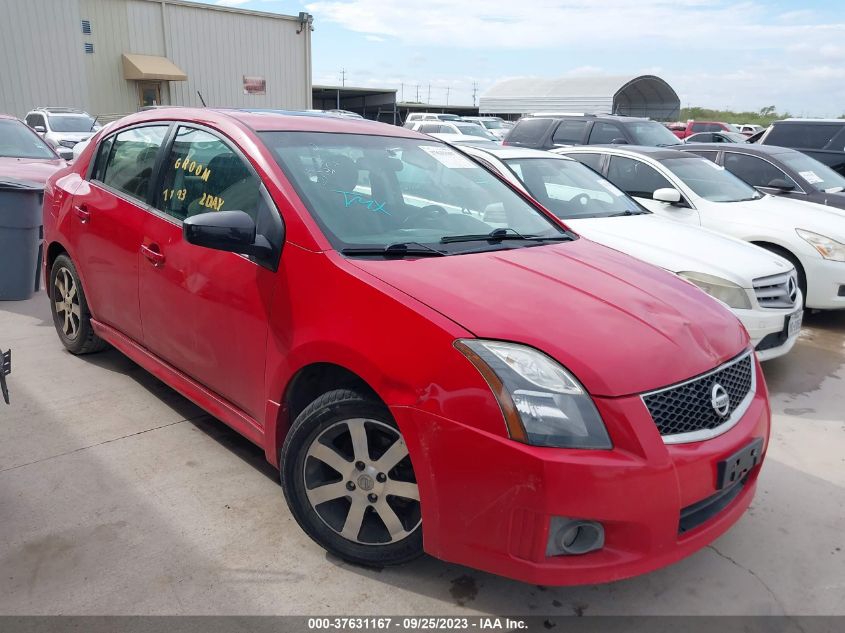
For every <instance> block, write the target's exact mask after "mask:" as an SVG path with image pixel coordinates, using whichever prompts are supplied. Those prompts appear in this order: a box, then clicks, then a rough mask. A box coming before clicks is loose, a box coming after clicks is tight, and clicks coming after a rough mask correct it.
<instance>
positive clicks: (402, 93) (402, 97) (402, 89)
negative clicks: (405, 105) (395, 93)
mask: <svg viewBox="0 0 845 633" xmlns="http://www.w3.org/2000/svg"><path fill="white" fill-rule="evenodd" d="M399 86H400V89H399V101H400V102H404V101H405V84H404V83H401V84H399Z"/></svg>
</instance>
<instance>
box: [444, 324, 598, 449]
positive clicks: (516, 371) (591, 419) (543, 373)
mask: <svg viewBox="0 0 845 633" xmlns="http://www.w3.org/2000/svg"><path fill="white" fill-rule="evenodd" d="M455 347H456V348H457V349H458V350H459V351H460V352H461V353H462V354H463V355H464V356H466V357H467V359H469V361H470V362H471V363H472V364H473V365H475V367H476V368H477V369H478V371H479V372H481V375H482V376H484V378H485V380H487V383H488V384H489V385H490V388H491V389H492V390H493V393H494V395H495V396H496V399H497V400H498V401H499V406H500V407H501V409H502V413H503V414H504V416H505V422H506V423H507V426H508V433H509V434H510V437H511V439H514V440H517V441H519V442H524V443H526V444H532V445H534V446H554V447H557V448H592V449H609V448H612V444H611V442H610V437H609V436H608V434H607V429H606V428H605V426H604V422H603V421H602V419H601V416H600V415H599V412H598V410H597V409H596V405H595V404H594V403H593V399H592V398H591V397H590V395H589V394H588V393H587V390H586V389H584V387H583V386H582V385H581V383H579V382H578V380H577V379H576V378H575V377H574V376H573V375H572V374H570V373H569V372H568V371H567V370H566V369H564V368H563V367H562V366H561V365H560V364H559V363H557V362H556V361H554V360H552V359H551V358H549V357H548V356H546V355H545V354H543V353H542V352H539V351H537V350H536V349H533V348H531V347H527V346H525V345H518V344H516V343H506V342H503V341H488V340H483V339H461V340H458V341H455Z"/></svg>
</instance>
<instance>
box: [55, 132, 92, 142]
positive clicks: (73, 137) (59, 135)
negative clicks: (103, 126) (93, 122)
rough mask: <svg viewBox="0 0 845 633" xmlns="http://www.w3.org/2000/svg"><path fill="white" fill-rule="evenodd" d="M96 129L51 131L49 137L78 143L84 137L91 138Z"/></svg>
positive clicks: (84, 138)
mask: <svg viewBox="0 0 845 633" xmlns="http://www.w3.org/2000/svg"><path fill="white" fill-rule="evenodd" d="M96 133H97V132H96V131H91V132H51V133H50V135H49V136H50V137H51V138H55V139H56V140H62V141H74V142H76V143H79V142H80V141H84V140H86V139H89V138H91V137H92V136H94V134H96Z"/></svg>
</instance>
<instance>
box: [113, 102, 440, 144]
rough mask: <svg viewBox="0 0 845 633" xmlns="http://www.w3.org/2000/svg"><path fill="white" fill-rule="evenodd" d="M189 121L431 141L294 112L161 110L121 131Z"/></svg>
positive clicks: (128, 120) (372, 124) (129, 119)
mask: <svg viewBox="0 0 845 633" xmlns="http://www.w3.org/2000/svg"><path fill="white" fill-rule="evenodd" d="M162 120H164V121H185V122H188V123H191V122H193V123H199V124H203V123H205V124H209V125H218V126H219V125H226V124H227V123H234V122H237V123H240V124H241V125H243V126H246V127H248V128H250V129H251V130H253V131H254V132H271V131H291V132H293V131H296V132H337V133H346V134H369V135H375V136H395V137H403V138H415V139H420V138H422V139H429V140H431V138H430V137H428V136H425V135H423V134H420V133H419V132H414V131H412V130H410V129H408V128H402V127H399V126H396V125H390V124H388V123H379V122H378V121H370V120H368V119H353V118H348V117H339V116H336V115H332V114H322V113H319V112H305V111H298V110H296V111H290V110H270V109H264V110H261V109H256V110H235V109H222V108H221V109H217V108H181V107H179V108H157V109H155V110H147V111H146V112H137V113H135V114H130V115H129V116H126V117H124V118H122V119H120V127H125V126H127V125H133V124H136V123H145V122H148V121H162Z"/></svg>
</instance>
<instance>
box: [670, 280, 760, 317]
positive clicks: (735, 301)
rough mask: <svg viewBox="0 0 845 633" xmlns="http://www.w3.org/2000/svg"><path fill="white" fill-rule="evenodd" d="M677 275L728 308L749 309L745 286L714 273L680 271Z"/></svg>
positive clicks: (749, 302) (749, 301) (749, 303)
mask: <svg viewBox="0 0 845 633" xmlns="http://www.w3.org/2000/svg"><path fill="white" fill-rule="evenodd" d="M678 276H679V277H683V278H684V279H686V280H687V281H688V282H690V283H691V284H695V285H696V286H698V287H699V288H701V289H702V290H703V291H704V292H706V293H707V294H709V295H710V296H711V297H713V298H715V299H718V300H719V301H721V302H722V303H724V304H726V305H727V306H728V307H729V308H734V309H735V310H750V309H751V300H750V299H749V298H748V293H747V292H746V291H745V288H743V287H742V286H738V285H736V284H735V283H734V282H732V281H728V280H727V279H722V278H721V277H716V276H714V275H708V274H707V273H696V272H690V271H681V272H679V273H678Z"/></svg>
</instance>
